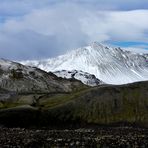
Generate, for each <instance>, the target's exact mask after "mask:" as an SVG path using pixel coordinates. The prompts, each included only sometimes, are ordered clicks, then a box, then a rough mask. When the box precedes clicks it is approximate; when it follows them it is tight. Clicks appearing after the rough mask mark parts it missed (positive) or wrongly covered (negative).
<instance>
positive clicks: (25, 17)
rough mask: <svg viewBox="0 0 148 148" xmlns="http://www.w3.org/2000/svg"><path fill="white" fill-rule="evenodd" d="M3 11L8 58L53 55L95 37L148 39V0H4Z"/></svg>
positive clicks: (0, 22)
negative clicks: (126, 0) (140, 0)
mask: <svg viewBox="0 0 148 148" xmlns="http://www.w3.org/2000/svg"><path fill="white" fill-rule="evenodd" d="M0 13H1V17H0V55H1V57H4V58H10V59H17V60H19V59H39V58H47V57H51V56H56V55H58V54H61V53H64V52H65V51H67V50H69V49H73V48H78V47H80V46H85V45H87V44H88V43H90V42H92V41H98V42H105V43H108V42H110V43H112V41H114V42H119V41H120V42H126V41H132V42H145V43H147V42H148V20H147V16H148V1H146V0H143V1H142V2H139V0H130V1H128V2H125V1H120V2H119V1H117V0H111V1H109V2H108V1H105V0H104V1H103V0H100V1H96V0H91V1H90V0H80V1H78V0H72V1H70V2H69V1H66V0H54V1H53V0H44V1H39V0H26V1H18V0H14V1H13V2H12V1H11V0H2V1H1V2H0ZM141 46H142V45H141ZM147 47H148V46H146V47H145V48H147ZM138 48H139V47H138ZM8 53H9V54H8Z"/></svg>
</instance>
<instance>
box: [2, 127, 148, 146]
mask: <svg viewBox="0 0 148 148" xmlns="http://www.w3.org/2000/svg"><path fill="white" fill-rule="evenodd" d="M24 147H25V148H52V147H54V148H57V147H58V148H61V147H65V148H75V147H76V148H77V147H78V148H79V147H83V148H115V147H117V148H119V147H121V148H147V147H148V129H143V128H132V127H112V128H109V127H106V128H95V129H77V130H49V129H25V128H3V127H1V128H0V148H24Z"/></svg>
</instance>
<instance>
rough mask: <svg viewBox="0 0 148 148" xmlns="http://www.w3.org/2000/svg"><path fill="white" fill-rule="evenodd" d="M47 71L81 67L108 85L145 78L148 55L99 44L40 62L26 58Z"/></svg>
mask: <svg viewBox="0 0 148 148" xmlns="http://www.w3.org/2000/svg"><path fill="white" fill-rule="evenodd" d="M22 63H23V64H27V65H30V66H37V67H39V68H41V69H43V70H46V71H59V70H69V71H71V70H82V71H84V72H87V73H91V74H94V75H95V76H96V77H97V78H98V79H100V80H101V81H103V82H105V83H108V84H125V83H131V82H135V81H144V80H148V55H147V54H138V53H133V52H131V51H126V50H123V49H121V48H111V47H107V46H104V45H102V44H99V43H96V42H94V43H92V44H91V45H90V46H87V47H83V48H79V49H76V50H73V51H71V52H69V53H67V54H65V55H62V56H58V57H56V58H51V59H47V60H41V61H25V62H22Z"/></svg>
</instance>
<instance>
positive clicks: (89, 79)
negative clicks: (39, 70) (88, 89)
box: [53, 70, 104, 86]
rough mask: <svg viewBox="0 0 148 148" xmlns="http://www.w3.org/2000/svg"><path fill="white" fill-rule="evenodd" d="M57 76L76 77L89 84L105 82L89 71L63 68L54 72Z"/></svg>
mask: <svg viewBox="0 0 148 148" xmlns="http://www.w3.org/2000/svg"><path fill="white" fill-rule="evenodd" d="M53 73H54V74H55V75H56V76H58V77H62V78H67V79H71V78H72V79H76V80H80V81H81V82H82V83H84V84H86V85H89V86H97V85H101V84H104V83H103V82H102V81H101V80H99V79H97V78H96V77H95V75H92V74H89V73H87V72H83V71H81V70H79V71H78V70H72V71H67V70H61V71H55V72H53Z"/></svg>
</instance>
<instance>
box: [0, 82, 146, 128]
mask: <svg viewBox="0 0 148 148" xmlns="http://www.w3.org/2000/svg"><path fill="white" fill-rule="evenodd" d="M0 107H1V109H0V124H2V125H7V126H25V127H26V126H48V127H50V126H51V127H52V126H55V127H63V126H64V127H67V126H68V125H71V126H78V127H80V126H83V125H87V124H88V125H89V124H91V125H92V124H97V125H100V124H101V125H110V124H111V125H112V124H115V125H116V124H122V123H128V124H137V125H142V126H147V125H148V81H144V82H137V83H133V84H127V85H120V86H116V85H102V86H97V87H91V88H88V87H87V88H85V89H84V88H83V89H79V90H77V91H72V92H70V93H58V92H57V93H53V94H42V95H38V94H20V95H18V96H16V97H15V99H9V100H5V101H1V103H0Z"/></svg>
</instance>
